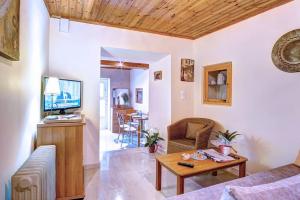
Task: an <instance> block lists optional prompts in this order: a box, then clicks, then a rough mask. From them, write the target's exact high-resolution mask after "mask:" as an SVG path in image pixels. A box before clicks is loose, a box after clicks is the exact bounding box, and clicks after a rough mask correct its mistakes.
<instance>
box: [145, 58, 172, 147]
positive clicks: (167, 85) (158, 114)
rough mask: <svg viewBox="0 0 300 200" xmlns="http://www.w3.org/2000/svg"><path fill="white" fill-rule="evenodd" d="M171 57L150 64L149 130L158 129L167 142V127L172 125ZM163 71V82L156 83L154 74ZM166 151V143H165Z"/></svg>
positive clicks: (157, 81)
mask: <svg viewBox="0 0 300 200" xmlns="http://www.w3.org/2000/svg"><path fill="white" fill-rule="evenodd" d="M171 60H172V59H171V56H170V55H169V56H166V57H165V58H162V59H161V60H159V61H157V62H155V63H152V64H150V69H149V70H150V71H149V75H150V76H149V77H150V78H149V128H158V129H159V131H160V134H161V136H162V137H163V138H164V139H165V140H167V138H168V137H167V126H166V125H168V124H170V123H171V104H170V102H171V98H172V96H171V92H172V91H171V88H172V87H171V84H172V82H171V78H172V77H171V74H172V73H171V71H172V65H171ZM155 71H162V80H156V81H154V72H155ZM163 145H164V148H165V150H166V141H165V142H164V143H163Z"/></svg>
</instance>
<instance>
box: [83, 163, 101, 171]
mask: <svg viewBox="0 0 300 200" xmlns="http://www.w3.org/2000/svg"><path fill="white" fill-rule="evenodd" d="M83 168H84V170H89V169H99V168H100V162H98V163H92V164H86V165H83Z"/></svg>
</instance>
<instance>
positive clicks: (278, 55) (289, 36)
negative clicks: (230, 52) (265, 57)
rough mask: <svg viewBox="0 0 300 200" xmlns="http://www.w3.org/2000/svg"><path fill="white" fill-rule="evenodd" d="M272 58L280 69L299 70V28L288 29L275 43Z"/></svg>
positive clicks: (291, 71)
mask: <svg viewBox="0 0 300 200" xmlns="http://www.w3.org/2000/svg"><path fill="white" fill-rule="evenodd" d="M272 60H273V63H274V64H275V66H276V67H278V68H279V69H280V70H282V71H285V72H289V73H294V72H300V29H296V30H293V31H290V32H288V33H286V34H284V35H283V36H281V38H279V40H278V41H277V42H276V43H275V45H274V47H273V51H272Z"/></svg>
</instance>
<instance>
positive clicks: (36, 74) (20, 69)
mask: <svg viewBox="0 0 300 200" xmlns="http://www.w3.org/2000/svg"><path fill="white" fill-rule="evenodd" d="M20 9H21V10H20V56H21V57H20V61H17V62H11V61H8V60H5V59H4V58H1V57H0V91H1V96H0V110H1V113H2V114H1V115H0V126H1V129H0V185H1V188H0V199H9V197H10V195H9V192H7V193H6V195H5V187H8V191H9V186H8V184H9V180H10V177H11V176H12V174H13V173H14V172H15V171H16V170H17V169H18V168H19V167H20V166H21V165H22V164H23V162H24V161H25V160H26V159H27V158H28V156H29V155H30V153H31V150H32V148H33V146H32V144H33V136H34V134H35V133H36V125H37V122H38V121H39V120H40V93H41V76H42V74H44V73H45V72H46V71H47V66H48V42H49V37H48V34H49V16H48V12H47V9H46V7H45V5H44V1H42V0H35V1H31V0H22V1H21V8H20ZM5 196H6V197H5Z"/></svg>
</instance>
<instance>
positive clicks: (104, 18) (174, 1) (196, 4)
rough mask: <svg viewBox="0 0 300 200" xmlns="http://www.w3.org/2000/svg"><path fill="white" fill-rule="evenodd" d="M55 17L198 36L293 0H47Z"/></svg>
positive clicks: (176, 34) (191, 37) (169, 33)
mask: <svg viewBox="0 0 300 200" xmlns="http://www.w3.org/2000/svg"><path fill="white" fill-rule="evenodd" d="M44 1H45V3H46V5H47V7H48V10H49V13H50V15H51V17H57V18H67V19H70V20H74V21H81V22H86V23H93V24H101V25H106V26H112V27H119V28H125V29H132V30H138V31H143V32H150V33H157V34H162V35H169V36H175V37H181V38H188V39H196V38H199V37H201V36H204V35H206V34H209V33H212V32H214V31H217V30H219V29H222V28H224V27H227V26H229V25H232V24H234V23H237V22H239V21H242V20H244V19H247V18H249V17H252V16H255V15H257V14H259V13H262V12H264V11H266V10H269V9H272V8H274V7H277V6H280V5H282V4H284V3H287V2H290V1H291V0H44Z"/></svg>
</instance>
